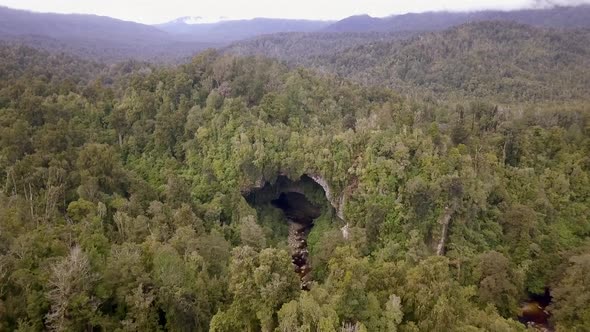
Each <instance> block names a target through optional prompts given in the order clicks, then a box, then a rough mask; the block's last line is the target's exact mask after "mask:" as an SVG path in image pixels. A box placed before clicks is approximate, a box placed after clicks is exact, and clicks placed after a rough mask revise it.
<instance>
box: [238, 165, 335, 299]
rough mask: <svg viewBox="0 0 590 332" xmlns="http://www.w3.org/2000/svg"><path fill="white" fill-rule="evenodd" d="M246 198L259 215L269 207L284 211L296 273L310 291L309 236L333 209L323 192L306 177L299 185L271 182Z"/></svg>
mask: <svg viewBox="0 0 590 332" xmlns="http://www.w3.org/2000/svg"><path fill="white" fill-rule="evenodd" d="M245 198H246V200H247V202H248V203H249V204H250V205H251V206H252V207H254V208H256V209H257V211H259V213H260V211H261V210H263V209H264V208H265V207H266V208H267V207H268V206H271V207H272V208H274V209H280V210H281V211H282V215H283V217H284V219H283V220H281V221H280V222H287V223H288V238H287V243H288V245H289V249H290V252H291V257H292V262H293V266H294V270H295V272H296V273H297V274H298V275H299V277H300V280H301V288H302V289H305V290H308V289H309V287H310V285H311V274H310V272H311V261H310V257H309V250H308V247H307V236H308V235H309V232H310V231H311V229H312V228H313V224H314V220H315V219H317V218H319V217H320V216H321V215H322V214H323V212H325V211H327V210H329V209H332V207H331V205H330V204H329V202H328V200H327V199H326V197H325V192H324V190H323V188H322V187H321V186H320V185H318V184H317V183H315V182H314V181H313V179H311V178H309V177H308V176H306V175H304V176H302V177H301V178H300V179H299V180H298V181H292V180H290V179H289V178H287V177H286V176H279V177H278V178H277V179H276V181H275V182H274V183H268V182H267V183H266V184H265V185H264V186H263V187H262V188H258V189H254V190H253V191H251V192H250V193H248V194H247V195H246V196H245Z"/></svg>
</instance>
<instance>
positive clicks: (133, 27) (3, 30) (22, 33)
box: [0, 7, 214, 62]
mask: <svg viewBox="0 0 590 332" xmlns="http://www.w3.org/2000/svg"><path fill="white" fill-rule="evenodd" d="M0 40H4V41H11V42H18V43H24V44H27V45H30V46H34V47H41V48H44V49H47V50H49V51H52V52H67V53H71V54H76V55H80V56H84V57H89V58H94V59H96V60H101V61H108V62H116V61H121V60H124V59H127V58H136V59H141V60H154V59H156V60H157V59H159V60H178V59H182V58H185V57H189V56H192V55H193V54H194V53H196V52H197V51H199V50H203V49H205V48H207V47H210V46H213V45H214V44H206V43H197V42H187V41H181V40H180V39H179V38H176V37H174V36H172V35H171V34H169V33H166V32H164V31H161V30H159V29H156V28H154V27H152V26H149V25H143V24H138V23H134V22H126V21H121V20H116V19H112V18H109V17H101V16H93V15H61V14H45V13H33V12H28V11H23V10H15V9H9V8H6V7H0Z"/></svg>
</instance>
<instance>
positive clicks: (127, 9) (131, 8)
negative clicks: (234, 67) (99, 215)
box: [0, 0, 590, 24]
mask: <svg viewBox="0 0 590 332" xmlns="http://www.w3.org/2000/svg"><path fill="white" fill-rule="evenodd" d="M580 3H590V0H412V1H407V0H331V1H325V0H0V5H3V6H7V7H11V8H19V9H29V10H34V11H39V12H54V13H83V14H97V15H104V16H110V17H115V18H119V19H124V20H129V21H135V22H141V23H148V24H154V23H162V22H166V21H170V20H173V19H175V18H178V17H183V16H201V17H204V18H206V19H208V20H217V19H219V18H220V17H224V18H226V19H246V18H254V17H273V18H306V19H322V20H336V19H342V18H345V17H348V16H351V15H357V14H369V15H371V16H376V17H382V16H388V15H391V14H403V13H408V12H423V11H429V10H474V9H516V8H523V7H540V6H547V5H548V4H561V5H566V4H580Z"/></svg>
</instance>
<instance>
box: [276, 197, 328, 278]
mask: <svg viewBox="0 0 590 332" xmlns="http://www.w3.org/2000/svg"><path fill="white" fill-rule="evenodd" d="M272 205H273V206H274V207H276V208H279V209H281V210H282V211H283V214H284V215H285V218H286V219H287V222H288V223H289V236H288V238H287V242H288V244H289V249H290V251H291V258H292V262H293V265H294V268H295V272H296V273H297V274H298V275H299V278H300V280H301V289H304V290H309V288H310V286H311V274H310V272H311V262H310V259H309V250H308V248H307V236H308V235H309V232H310V231H311V229H312V227H313V221H314V219H316V218H318V217H319V216H320V214H321V210H320V209H319V208H318V207H316V206H314V205H313V204H312V203H311V202H310V201H309V200H308V199H307V198H306V197H305V195H303V194H300V193H296V192H287V193H284V192H283V193H281V194H280V195H279V197H278V198H277V199H275V200H273V201H272Z"/></svg>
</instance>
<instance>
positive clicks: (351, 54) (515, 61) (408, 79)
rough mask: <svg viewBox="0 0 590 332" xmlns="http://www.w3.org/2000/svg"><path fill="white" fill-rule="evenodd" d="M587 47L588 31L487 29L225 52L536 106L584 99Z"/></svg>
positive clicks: (406, 87) (496, 24) (292, 42)
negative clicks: (269, 58) (544, 103)
mask: <svg viewBox="0 0 590 332" xmlns="http://www.w3.org/2000/svg"><path fill="white" fill-rule="evenodd" d="M414 34H415V33H414ZM341 40H346V41H345V42H341ZM589 45H590V30H587V29H581V30H553V29H544V28H534V27H530V26H526V25H521V24H516V23H512V22H501V21H492V22H479V23H471V24H465V25H461V26H458V27H454V28H451V29H449V30H445V31H442V32H429V33H421V34H418V35H415V36H413V37H412V33H405V34H399V33H398V34H378V33H373V34H307V35H303V36H299V35H294V34H284V35H271V36H262V37H259V38H256V39H253V40H247V41H242V42H238V43H235V44H233V45H230V46H229V47H227V48H226V49H225V51H226V52H228V53H232V54H237V55H263V56H270V57H275V58H279V59H282V60H285V61H286V62H287V63H289V64H292V65H304V66H310V67H313V68H316V69H318V70H321V71H324V72H328V73H334V74H338V75H340V76H342V77H346V78H352V79H354V80H356V81H358V82H361V83H364V84H373V85H381V86H382V85H387V86H390V87H392V88H394V89H395V90H398V91H403V92H405V93H410V94H413V93H416V91H420V92H421V93H423V94H424V93H425V94H432V93H434V94H435V95H436V96H437V97H438V98H441V97H444V98H448V97H449V96H455V97H458V98H463V99H464V98H473V97H475V98H484V97H485V98H488V99H492V100H498V101H502V102H534V101H537V100H571V99H572V98H573V99H580V98H587V97H588V91H589V90H590V79H589V78H590V73H589V70H590V60H589V59H590V46H589Z"/></svg>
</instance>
